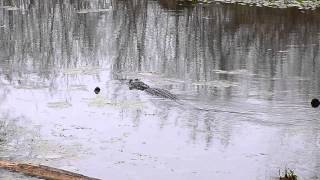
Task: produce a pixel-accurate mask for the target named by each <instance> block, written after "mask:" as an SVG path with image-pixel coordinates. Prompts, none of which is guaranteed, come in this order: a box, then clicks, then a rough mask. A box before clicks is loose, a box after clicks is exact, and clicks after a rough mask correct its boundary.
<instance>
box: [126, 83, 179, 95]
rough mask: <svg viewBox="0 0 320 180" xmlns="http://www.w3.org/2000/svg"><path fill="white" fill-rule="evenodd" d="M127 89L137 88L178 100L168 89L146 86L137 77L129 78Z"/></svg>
mask: <svg viewBox="0 0 320 180" xmlns="http://www.w3.org/2000/svg"><path fill="white" fill-rule="evenodd" d="M129 89H130V90H132V89H137V90H140V91H145V92H146V93H148V94H150V95H153V96H157V97H161V98H165V99H171V100H178V97H177V96H176V95H174V94H172V93H170V92H169V91H168V90H165V89H160V88H152V87H150V86H148V85H147V84H146V83H144V82H142V81H140V80H139V79H134V80H133V79H130V80H129Z"/></svg>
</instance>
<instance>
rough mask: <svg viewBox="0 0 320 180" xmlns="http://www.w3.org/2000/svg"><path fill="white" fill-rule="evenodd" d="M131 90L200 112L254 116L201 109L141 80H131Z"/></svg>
mask: <svg viewBox="0 0 320 180" xmlns="http://www.w3.org/2000/svg"><path fill="white" fill-rule="evenodd" d="M129 89H130V90H132V89H136V90H140V91H144V92H146V93H147V94H150V95H152V96H157V97H160V98H165V99H170V100H173V101H175V102H176V103H178V104H180V105H184V106H185V105H188V106H190V107H191V108H193V109H196V110H200V111H214V112H225V113H234V114H241V115H252V114H251V113H245V112H236V111H227V110H219V109H214V108H201V107H197V106H195V105H193V104H191V103H188V102H186V101H182V100H181V99H178V97H177V96H176V95H174V94H172V93H171V92H169V91H168V90H165V89H160V88H152V87H150V86H149V85H147V84H145V83H144V82H142V81H140V80H139V79H134V80H133V79H130V80H129Z"/></svg>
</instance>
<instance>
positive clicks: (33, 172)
mask: <svg viewBox="0 0 320 180" xmlns="http://www.w3.org/2000/svg"><path fill="white" fill-rule="evenodd" d="M0 168H1V169H7V170H10V171H14V172H18V173H23V174H25V175H28V176H31V177H38V178H42V179H49V180H98V179H96V178H91V177H88V176H84V175H81V174H77V173H73V172H70V171H65V170H62V169H57V168H52V167H48V166H43V165H33V164H24V163H13V162H9V161H2V160H0Z"/></svg>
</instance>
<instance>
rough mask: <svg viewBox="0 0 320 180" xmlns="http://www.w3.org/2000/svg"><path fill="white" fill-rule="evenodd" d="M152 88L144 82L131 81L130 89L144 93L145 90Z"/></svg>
mask: <svg viewBox="0 0 320 180" xmlns="http://www.w3.org/2000/svg"><path fill="white" fill-rule="evenodd" d="M148 88H150V87H149V86H148V85H147V84H145V83H144V82H142V81H140V80H139V79H134V80H133V79H130V80H129V89H130V90H132V89H138V90H141V91H144V90H145V89H148Z"/></svg>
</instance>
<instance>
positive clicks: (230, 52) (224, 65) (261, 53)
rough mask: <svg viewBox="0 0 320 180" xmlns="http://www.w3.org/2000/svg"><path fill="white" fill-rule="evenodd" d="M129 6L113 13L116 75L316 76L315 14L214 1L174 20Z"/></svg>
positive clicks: (198, 78)
mask: <svg viewBox="0 0 320 180" xmlns="http://www.w3.org/2000/svg"><path fill="white" fill-rule="evenodd" d="M130 4H132V2H131V1H130V2H118V4H117V6H118V7H121V8H118V9H116V10H115V11H116V13H115V14H118V15H117V16H114V22H115V23H116V24H115V27H116V29H119V31H117V32H119V34H118V36H117V37H118V39H119V41H118V44H117V47H118V51H119V52H118V56H117V58H116V62H115V65H116V69H118V71H128V72H130V71H136V72H138V71H147V72H149V71H151V72H159V73H161V74H165V75H166V77H172V78H179V79H183V80H187V79H192V80H193V81H212V80H229V81H239V80H238V79H236V80H235V79H233V78H232V77H231V76H228V75H226V74H216V73H215V72H214V71H213V70H215V69H218V70H226V71H231V70H238V69H246V70H248V71H249V72H248V74H258V75H260V76H263V77H267V78H274V77H278V78H283V77H290V76H298V77H304V78H311V79H313V80H317V79H318V78H319V75H320V74H319V73H317V72H315V71H314V70H315V69H317V67H318V66H319V63H318V61H319V56H318V50H319V42H318V29H319V25H320V23H318V22H317V20H316V18H317V16H318V12H317V11H312V12H307V13H305V14H303V13H301V12H299V11H298V10H296V9H287V10H279V9H269V8H267V9H266V8H254V7H246V6H239V5H219V4H214V5H211V6H202V5H199V6H196V7H195V8H192V9H187V8H186V9H184V10H183V12H180V11H179V12H177V14H176V15H174V13H172V12H166V11H164V10H162V9H160V8H159V7H158V5H157V4H156V3H150V4H149V5H148V4H147V3H145V2H143V1H139V3H138V5H136V6H132V5H130ZM137 7H139V8H137ZM118 11H119V12H118ZM124 11H128V12H129V13H127V14H126V13H124ZM121 12H122V13H121ZM120 14H121V15H122V14H124V17H122V16H120ZM146 14H147V16H146ZM270 14H272V15H270ZM181 15H182V16H181ZM146 17H147V18H146ZM279 17H281V18H279ZM145 22H147V25H144V23H145ZM139 44H144V45H143V46H139ZM143 47H144V49H141V48H143ZM310 72H314V73H310ZM313 74H315V75H316V77H311V76H312V75H313ZM314 78H317V79H314ZM259 84H260V86H261V87H264V88H265V89H269V90H270V91H274V90H275V88H281V89H282V90H287V89H288V88H289V87H288V86H289V85H285V86H281V87H280V86H279V85H280V84H281V83H280V84H279V82H275V81H269V82H265V80H262V81H261V82H259ZM304 87H305V86H304ZM231 89H232V88H231ZM317 89H318V90H319V89H320V84H317ZM230 92H232V91H230Z"/></svg>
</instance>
